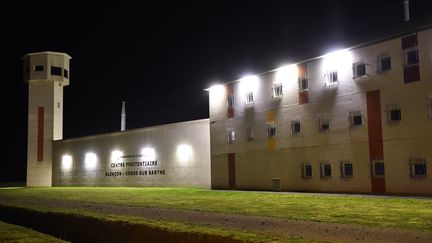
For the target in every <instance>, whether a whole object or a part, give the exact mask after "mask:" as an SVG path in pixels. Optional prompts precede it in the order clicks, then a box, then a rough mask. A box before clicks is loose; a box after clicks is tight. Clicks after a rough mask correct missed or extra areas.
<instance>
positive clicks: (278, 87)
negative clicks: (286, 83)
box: [273, 83, 283, 98]
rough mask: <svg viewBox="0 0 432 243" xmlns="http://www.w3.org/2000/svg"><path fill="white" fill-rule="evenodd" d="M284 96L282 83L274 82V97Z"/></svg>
mask: <svg viewBox="0 0 432 243" xmlns="http://www.w3.org/2000/svg"><path fill="white" fill-rule="evenodd" d="M282 96H283V88H282V83H278V84H273V97H274V98H278V97H282Z"/></svg>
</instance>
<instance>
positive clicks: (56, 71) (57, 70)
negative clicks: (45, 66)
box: [51, 66, 62, 76]
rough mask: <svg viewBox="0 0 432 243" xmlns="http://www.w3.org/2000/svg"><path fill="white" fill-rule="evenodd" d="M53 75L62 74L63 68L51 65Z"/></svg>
mask: <svg viewBox="0 0 432 243" xmlns="http://www.w3.org/2000/svg"><path fill="white" fill-rule="evenodd" d="M51 75H55V76H62V68H61V67H56V66H51Z"/></svg>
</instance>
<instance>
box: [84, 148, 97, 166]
mask: <svg viewBox="0 0 432 243" xmlns="http://www.w3.org/2000/svg"><path fill="white" fill-rule="evenodd" d="M97 161H98V158H97V155H96V154H95V153H91V152H89V153H86V155H85V158H84V162H85V168H86V169H88V170H92V169H95V168H96V166H97Z"/></svg>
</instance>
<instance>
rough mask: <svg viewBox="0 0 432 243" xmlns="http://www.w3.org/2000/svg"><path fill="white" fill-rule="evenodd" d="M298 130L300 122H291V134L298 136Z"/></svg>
mask: <svg viewBox="0 0 432 243" xmlns="http://www.w3.org/2000/svg"><path fill="white" fill-rule="evenodd" d="M300 130H301V126H300V121H291V134H298V133H300Z"/></svg>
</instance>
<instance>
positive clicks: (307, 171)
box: [302, 163, 312, 178]
mask: <svg viewBox="0 0 432 243" xmlns="http://www.w3.org/2000/svg"><path fill="white" fill-rule="evenodd" d="M302 176H303V178H312V164H310V163H303V164H302Z"/></svg>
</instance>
